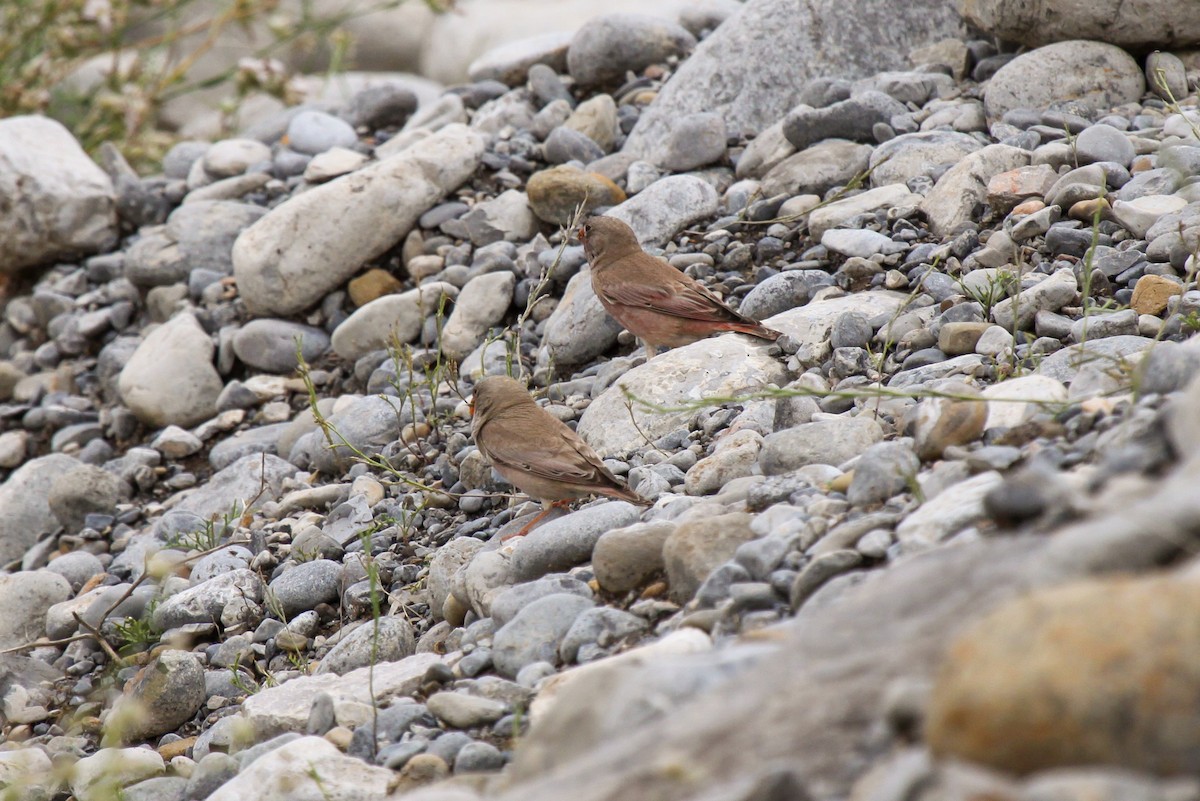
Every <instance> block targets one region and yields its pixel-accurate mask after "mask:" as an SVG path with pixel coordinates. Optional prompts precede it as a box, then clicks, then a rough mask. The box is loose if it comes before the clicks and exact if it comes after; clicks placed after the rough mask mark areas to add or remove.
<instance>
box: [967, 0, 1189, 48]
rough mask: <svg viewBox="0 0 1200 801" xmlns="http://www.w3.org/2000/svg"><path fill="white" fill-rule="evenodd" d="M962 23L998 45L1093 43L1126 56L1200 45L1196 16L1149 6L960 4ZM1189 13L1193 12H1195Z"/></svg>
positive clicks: (1081, 0)
mask: <svg viewBox="0 0 1200 801" xmlns="http://www.w3.org/2000/svg"><path fill="white" fill-rule="evenodd" d="M958 5H959V8H960V9H961V11H962V15H963V18H964V19H966V20H967V21H968V22H970V23H972V24H974V25H976V26H978V27H979V28H980V29H981V30H983V31H986V32H987V33H989V34H991V35H992V36H994V37H996V38H997V39H1004V40H1006V41H1009V42H1020V43H1021V44H1023V45H1027V46H1029V47H1036V46H1038V45H1043V44H1047V43H1048V42H1057V41H1062V40H1064V39H1093V40H1096V41H1101V42H1110V43H1112V44H1115V45H1120V46H1122V47H1127V48H1129V49H1131V50H1157V49H1163V50H1168V49H1172V48H1176V47H1195V46H1196V45H1198V44H1200V16H1198V15H1196V14H1194V13H1193V14H1188V13H1181V12H1183V10H1184V8H1183V7H1181V6H1177V5H1175V4H1173V3H1159V2H1155V1H1154V0H1143V2H1136V3H1128V2H1123V1H1122V0H1100V2H1096V0H1037V2H1030V1H1029V0H959V4H958ZM1190 10H1193V11H1194V10H1195V9H1194V8H1192V9H1190Z"/></svg>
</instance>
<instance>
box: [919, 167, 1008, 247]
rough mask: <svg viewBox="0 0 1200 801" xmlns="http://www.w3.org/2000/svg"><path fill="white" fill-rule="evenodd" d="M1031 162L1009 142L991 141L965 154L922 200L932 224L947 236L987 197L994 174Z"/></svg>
mask: <svg viewBox="0 0 1200 801" xmlns="http://www.w3.org/2000/svg"><path fill="white" fill-rule="evenodd" d="M1028 164H1029V153H1028V152H1027V151H1024V150H1021V149H1020V148H1016V147H1009V146H1008V145H988V146H987V147H985V148H983V149H982V150H978V151H976V152H974V153H971V154H969V155H967V156H965V157H964V158H963V159H962V160H961V161H959V162H958V163H957V164H955V165H954V166H953V167H951V168H950V169H949V170H947V171H946V173H945V174H944V175H942V177H941V178H939V179H938V182H937V184H935V185H934V187H933V189H932V190H931V191H930V192H929V194H928V195H926V196H925V199H924V200H922V201H921V211H923V212H925V214H926V215H927V216H928V217H929V225H930V228H931V229H932V230H933V231H934V233H936V234H938V235H939V236H947V235H949V234H951V233H953V232H954V231H955V229H956V228H957V227H958V226H960V225H962V224H963V223H965V222H967V221H969V220H971V219H972V218H973V215H974V210H975V206H976V205H978V204H980V203H983V202H984V201H985V200H986V199H987V187H988V182H989V181H990V180H991V179H992V176H994V175H998V174H1000V173H1003V172H1007V171H1009V170H1015V169H1017V168H1019V167H1024V166H1027V165H1028Z"/></svg>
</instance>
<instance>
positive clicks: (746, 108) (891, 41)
mask: <svg viewBox="0 0 1200 801" xmlns="http://www.w3.org/2000/svg"><path fill="white" fill-rule="evenodd" d="M959 25H960V22H959V18H958V14H957V13H956V11H955V9H954V5H953V4H952V3H950V2H948V0H914V2H912V3H909V4H908V5H906V6H905V9H904V13H903V14H896V13H895V9H894V8H893V7H891V6H889V5H888V4H886V3H844V2H839V0H813V2H808V3H798V2H795V0H750V2H748V3H747V4H746V6H745V8H744V9H743V10H742V11H741V12H740V13H738V14H737V15H736V16H734V17H732V18H730V19H728V20H727V21H726V22H725V23H724V24H722V25H721V27H719V28H717V30H716V31H715V32H714V33H713V34H712V35H711V36H709V37H708V38H707V39H705V40H704V41H703V42H701V43H700V45H699V46H698V47H697V48H696V50H695V52H694V53H693V54H692V55H691V57H690V58H688V60H687V61H685V62H684V63H683V64H682V65H681V66H680V68H679V70H678V71H677V72H676V73H675V75H674V76H672V78H671V80H670V81H668V83H667V85H666V86H665V87H664V88H663V91H662V92H661V93H659V96H658V98H657V99H656V100H655V101H654V103H652V104H651V106H650V107H649V108H648V109H646V111H645V112H643V114H642V116H641V118H640V119H639V120H638V124H637V126H636V127H635V128H634V130H633V133H632V134H630V137H629V140H628V142H627V143H626V145H625V151H626V152H629V153H632V154H634V155H636V156H638V157H639V158H642V159H645V160H647V161H652V162H655V163H659V162H661V161H662V158H663V156H664V155H665V153H666V151H665V148H666V145H667V142H668V141H669V138H668V137H669V134H670V131H671V130H672V128H673V126H674V123H675V122H676V121H677V120H679V119H681V118H683V117H685V116H686V115H689V114H694V113H696V112H702V111H716V112H719V113H720V114H722V115H723V116H724V117H725V124H726V127H727V128H728V129H729V131H730V132H731V133H738V132H741V133H746V134H750V133H758V132H759V131H762V130H763V129H765V128H766V127H767V126H769V125H771V124H772V123H774V122H776V121H777V120H778V119H779V118H781V117H782V116H783V115H784V114H785V113H786V112H787V111H788V110H789V109H791V108H792V107H793V106H795V105H796V103H797V102H799V99H800V93H801V90H802V89H803V88H804V86H805V84H807V83H808V81H809V80H811V79H813V78H817V77H822V76H830V75H836V76H837V77H849V78H853V77H861V76H865V75H869V74H872V73H875V72H878V71H880V70H887V69H902V68H905V67H907V66H908V64H907V63H906V58H905V54H907V53H908V52H909V51H910V50H912V49H913V48H915V47H920V46H921V45H924V44H929V43H932V42H936V41H938V40H939V39H945V38H946V37H948V36H953V35H956V34H957V33H958V29H959Z"/></svg>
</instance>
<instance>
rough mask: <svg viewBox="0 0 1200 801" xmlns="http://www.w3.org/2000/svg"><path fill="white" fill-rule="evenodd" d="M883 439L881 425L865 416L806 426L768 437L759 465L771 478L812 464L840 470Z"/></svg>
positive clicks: (822, 421)
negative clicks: (839, 468)
mask: <svg viewBox="0 0 1200 801" xmlns="http://www.w3.org/2000/svg"><path fill="white" fill-rule="evenodd" d="M882 439H883V429H882V428H881V427H880V425H879V423H877V422H875V421H874V420H873V419H871V418H870V417H866V416H863V417H842V418H838V419H836V420H821V421H818V422H814V423H805V424H804V425H799V426H796V427H795V428H788V429H784V430H783V431H777V432H775V433H774V434H770V435H768V436H767V437H766V438H765V439H764V440H763V446H762V453H761V455H760V456H759V465H760V466H761V467H762V471H763V473H764V474H765V475H768V476H773V475H779V474H780V473H788V472H791V471H792V470H796V469H797V468H800V467H804V466H805V465H810V464H828V465H832V466H834V467H837V466H838V465H840V464H842V463H843V462H846V461H849V460H850V459H852V458H854V457H855V456H858V455H859V454H861V453H862V452H863V451H865V450H866V449H867V448H869V447H870V446H871V445H873V444H875V443H876V442H879V441H880V440H882Z"/></svg>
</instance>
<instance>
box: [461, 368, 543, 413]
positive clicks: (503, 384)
mask: <svg viewBox="0 0 1200 801" xmlns="http://www.w3.org/2000/svg"><path fill="white" fill-rule="evenodd" d="M532 402H533V400H532V399H531V398H530V397H529V390H527V389H525V386H524V385H523V384H522V383H521V382H520V381H515V380H513V379H511V378H509V377H508V376H503V375H494V376H488V377H487V378H485V379H483V380H482V381H480V382H479V383H478V384H476V385H475V391H474V392H473V393H472V394H471V402H470V404H469V406H470V409H471V417H472V418H474V419H475V425H476V426H478V425H481V424H482V423H483V422H484V421H486V420H487V419H488V418H489V417H491V416H494V415H495V414H496V413H497V412H499V411H501V410H503V409H507V408H509V407H512V406H517V405H520V404H522V403H532Z"/></svg>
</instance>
